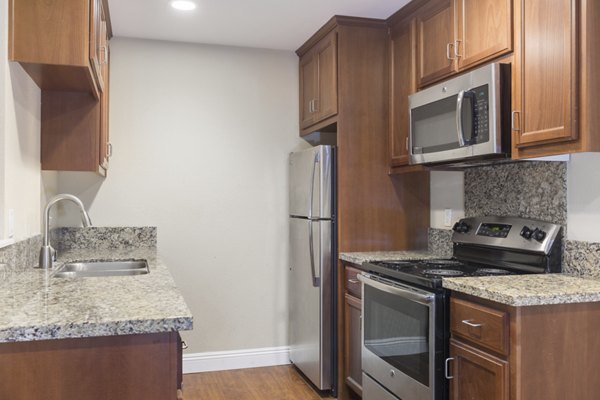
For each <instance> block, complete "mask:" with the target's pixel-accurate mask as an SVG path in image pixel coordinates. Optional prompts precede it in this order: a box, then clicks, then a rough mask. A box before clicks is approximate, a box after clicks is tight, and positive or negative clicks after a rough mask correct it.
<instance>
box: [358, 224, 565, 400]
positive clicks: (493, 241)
mask: <svg viewBox="0 0 600 400" xmlns="http://www.w3.org/2000/svg"><path fill="white" fill-rule="evenodd" d="M453 231H454V233H453V235H452V242H453V257H452V258H449V259H428V260H395V261H374V262H368V263H365V264H363V269H364V271H365V272H363V273H361V274H360V275H359V279H360V280H361V282H362V285H363V298H362V302H363V318H362V367H363V398H364V400H398V399H401V400H446V399H448V380H447V378H446V377H447V374H446V372H447V371H445V368H444V367H445V360H446V359H447V357H448V340H449V336H450V334H449V326H448V321H449V317H448V314H449V312H448V311H449V301H448V296H449V293H448V291H447V290H445V289H444V288H443V287H442V279H443V278H445V277H453V278H454V277H474V276H480V277H485V276H492V275H509V274H531V273H551V272H560V269H561V246H562V244H561V243H562V231H561V227H560V226H559V225H556V224H552V223H548V222H543V221H536V220H528V219H522V218H509V217H476V218H466V219H462V220H460V221H459V222H458V223H456V225H454V228H453Z"/></svg>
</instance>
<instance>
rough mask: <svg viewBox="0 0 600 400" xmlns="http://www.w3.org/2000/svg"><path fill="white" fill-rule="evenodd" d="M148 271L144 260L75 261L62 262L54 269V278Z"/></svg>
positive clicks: (139, 273) (142, 273)
mask: <svg viewBox="0 0 600 400" xmlns="http://www.w3.org/2000/svg"><path fill="white" fill-rule="evenodd" d="M148 273H150V269H148V262H147V261H146V260H113V261H108V260H107V261H76V262H70V263H66V264H64V265H63V266H62V267H60V268H59V269H58V271H56V273H55V274H54V276H55V277H56V278H83V277H95V276H131V275H144V274H148Z"/></svg>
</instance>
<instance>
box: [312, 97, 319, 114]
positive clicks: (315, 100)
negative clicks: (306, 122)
mask: <svg viewBox="0 0 600 400" xmlns="http://www.w3.org/2000/svg"><path fill="white" fill-rule="evenodd" d="M318 101H319V100H318V99H313V112H317V110H318V109H319V107H318V106H319V103H318Z"/></svg>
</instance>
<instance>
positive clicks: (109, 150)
mask: <svg viewBox="0 0 600 400" xmlns="http://www.w3.org/2000/svg"><path fill="white" fill-rule="evenodd" d="M112 155H113V153H112V143H110V142H109V143H106V157H107V158H111V157H112Z"/></svg>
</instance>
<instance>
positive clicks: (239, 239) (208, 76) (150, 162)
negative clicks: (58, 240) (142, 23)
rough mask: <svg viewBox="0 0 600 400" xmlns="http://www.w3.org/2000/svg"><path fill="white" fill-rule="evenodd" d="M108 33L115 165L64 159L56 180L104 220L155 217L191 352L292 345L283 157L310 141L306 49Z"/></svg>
mask: <svg viewBox="0 0 600 400" xmlns="http://www.w3.org/2000/svg"><path fill="white" fill-rule="evenodd" d="M111 43H112V44H111V46H112V47H111V49H112V50H111V51H112V53H111V54H112V61H111V85H110V86H111V105H110V107H111V108H110V118H111V121H110V129H111V142H112V143H113V145H114V157H113V158H112V159H111V165H110V170H109V174H108V178H107V179H106V180H102V179H101V178H98V177H96V176H94V175H90V174H81V173H60V174H59V190H60V191H63V192H70V193H74V194H75V195H79V196H81V197H82V199H83V201H84V203H86V205H87V206H88V207H89V212H90V216H91V218H92V221H93V222H94V223H95V224H97V225H155V226H158V242H159V252H160V254H161V255H162V258H163V259H164V261H165V262H166V263H167V264H168V266H169V267H170V269H171V272H172V274H173V275H174V277H175V280H176V283H177V285H178V286H179V287H180V288H181V290H182V291H183V295H184V297H185V299H186V301H187V303H188V305H189V306H190V308H191V310H192V312H193V315H194V319H195V329H194V331H193V332H192V333H190V334H187V335H184V339H186V341H187V343H188V344H189V345H190V349H189V350H188V352H191V353H197V352H204V351H219V350H237V349H248V348H261V347H274V346H284V345H286V344H287V326H286V325H287V290H286V285H287V283H286V276H287V275H286V272H287V267H286V266H287V257H288V231H287V223H288V222H287V210H288V196H287V193H288V191H287V158H288V153H289V152H290V151H293V150H295V149H298V148H300V147H307V145H306V144H305V143H304V142H303V141H301V140H300V139H299V138H298V83H297V82H298V72H297V65H298V64H297V63H298V59H297V57H296V56H295V55H294V54H293V53H291V52H278V51H266V50H256V49H242V48H234V47H220V46H205V45H190V44H178V43H170V42H157V41H143V40H134V39H124V38H115V39H113V41H112V42H111ZM68 207H69V206H68V205H66V206H65V211H66V212H69V210H70V209H69V208H68ZM69 214H70V215H75V217H76V213H70V212H69ZM72 222H77V221H72Z"/></svg>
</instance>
